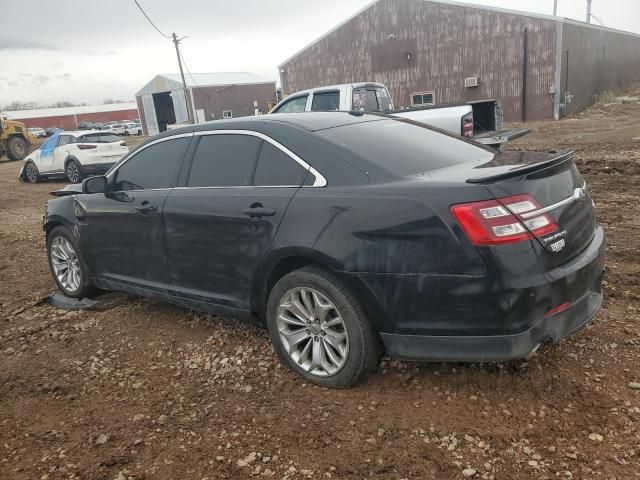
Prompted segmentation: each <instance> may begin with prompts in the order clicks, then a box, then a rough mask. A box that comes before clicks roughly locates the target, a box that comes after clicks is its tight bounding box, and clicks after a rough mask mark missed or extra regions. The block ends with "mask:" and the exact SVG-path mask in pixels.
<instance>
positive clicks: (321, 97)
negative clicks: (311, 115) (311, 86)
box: [311, 90, 340, 112]
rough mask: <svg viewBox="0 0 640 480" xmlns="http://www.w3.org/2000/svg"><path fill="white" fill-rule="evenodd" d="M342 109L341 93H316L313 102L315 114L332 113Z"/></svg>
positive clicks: (312, 107) (312, 108)
mask: <svg viewBox="0 0 640 480" xmlns="http://www.w3.org/2000/svg"><path fill="white" fill-rule="evenodd" d="M339 109H340V92H339V91H338V90H335V91H333V92H315V93H314V94H313V100H312V101H311V110H313V111H314V112H332V111H334V110H339Z"/></svg>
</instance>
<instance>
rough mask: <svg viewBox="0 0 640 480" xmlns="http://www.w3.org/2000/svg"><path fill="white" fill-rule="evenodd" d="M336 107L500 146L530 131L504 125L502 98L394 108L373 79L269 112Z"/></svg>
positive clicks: (295, 96)
mask: <svg viewBox="0 0 640 480" xmlns="http://www.w3.org/2000/svg"><path fill="white" fill-rule="evenodd" d="M335 110H339V111H354V110H356V111H364V112H378V113H385V114H389V115H393V116H395V117H403V118H408V119H410V120H414V121H416V122H421V123H424V124H426V125H430V126H433V127H437V128H440V129H442V130H447V131H449V132H452V133H455V134H458V135H462V136H464V137H467V138H470V139H473V140H475V141H477V142H480V143H482V144H484V145H489V146H493V147H497V148H501V147H502V146H504V145H505V144H506V143H507V142H508V141H509V140H513V139H515V138H518V137H521V136H523V135H526V134H527V133H529V132H530V130H529V129H527V128H521V129H515V130H504V129H503V128H502V107H501V105H500V101H499V100H477V101H472V102H467V103H464V104H460V105H442V106H440V105H439V106H428V107H421V108H410V109H405V110H394V107H393V101H392V100H391V95H390V94H389V90H387V87H386V86H384V85H383V84H381V83H372V82H365V83H347V84H342V85H332V86H328V87H320V88H312V89H310V90H302V91H299V92H296V93H292V94H291V95H289V96H288V97H287V98H285V99H284V100H282V101H281V102H279V103H278V104H277V105H276V106H275V107H273V109H272V110H271V111H270V112H269V113H270V114H271V113H294V112H322V111H335Z"/></svg>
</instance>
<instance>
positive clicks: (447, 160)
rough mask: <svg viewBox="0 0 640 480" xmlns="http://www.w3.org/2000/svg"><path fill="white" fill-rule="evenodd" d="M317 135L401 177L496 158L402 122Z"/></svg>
mask: <svg viewBox="0 0 640 480" xmlns="http://www.w3.org/2000/svg"><path fill="white" fill-rule="evenodd" d="M317 133H318V134H319V135H321V136H323V137H325V138H326V139H327V140H329V141H331V142H333V143H336V144H338V145H340V146H341V147H343V148H345V149H347V150H349V151H351V152H352V153H354V154H356V155H359V156H361V157H364V158H365V159H367V160H369V161H370V162H373V163H375V164H376V165H378V166H380V167H382V168H384V169H386V170H388V171H390V172H393V173H395V174H398V175H402V176H407V175H415V174H418V173H423V172H428V171H430V170H437V169H439V168H444V167H449V166H452V165H457V164H460V163H466V162H473V161H476V162H478V163H483V162H488V161H490V160H491V159H492V158H493V156H494V154H495V152H493V151H492V150H490V149H486V148H484V147H482V146H480V145H475V144H473V143H470V142H466V141H464V140H462V139H459V138H457V137H455V136H453V135H447V134H444V133H440V132H438V131H435V130H432V129H430V128H427V127H423V126H419V125H415V124H413V123H408V122H405V121H402V120H380V121H373V122H362V123H354V124H351V125H345V126H341V127H336V128H329V129H327V130H321V131H319V132H317Z"/></svg>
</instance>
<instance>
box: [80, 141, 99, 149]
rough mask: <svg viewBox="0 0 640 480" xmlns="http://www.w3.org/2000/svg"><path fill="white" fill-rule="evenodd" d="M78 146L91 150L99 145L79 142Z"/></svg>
mask: <svg viewBox="0 0 640 480" xmlns="http://www.w3.org/2000/svg"><path fill="white" fill-rule="evenodd" d="M77 147H78V148H79V149H80V150H91V149H92V148H98V146H97V145H83V144H81V143H79V144H78V145H77Z"/></svg>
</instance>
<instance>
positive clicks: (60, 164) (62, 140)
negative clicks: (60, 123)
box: [49, 133, 76, 172]
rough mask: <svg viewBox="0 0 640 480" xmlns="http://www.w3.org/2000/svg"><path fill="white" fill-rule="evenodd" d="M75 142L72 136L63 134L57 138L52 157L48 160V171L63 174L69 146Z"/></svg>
mask: <svg viewBox="0 0 640 480" xmlns="http://www.w3.org/2000/svg"><path fill="white" fill-rule="evenodd" d="M75 141H76V139H75V137H74V136H73V135H65V134H64V133H63V134H62V135H60V137H59V138H58V145H57V146H56V148H55V149H54V150H53V155H52V156H51V157H49V158H50V160H51V165H50V166H49V167H50V168H49V170H50V171H54V172H58V171H61V172H64V162H65V160H66V159H67V157H68V156H69V145H71V144H72V143H74V142H75Z"/></svg>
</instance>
